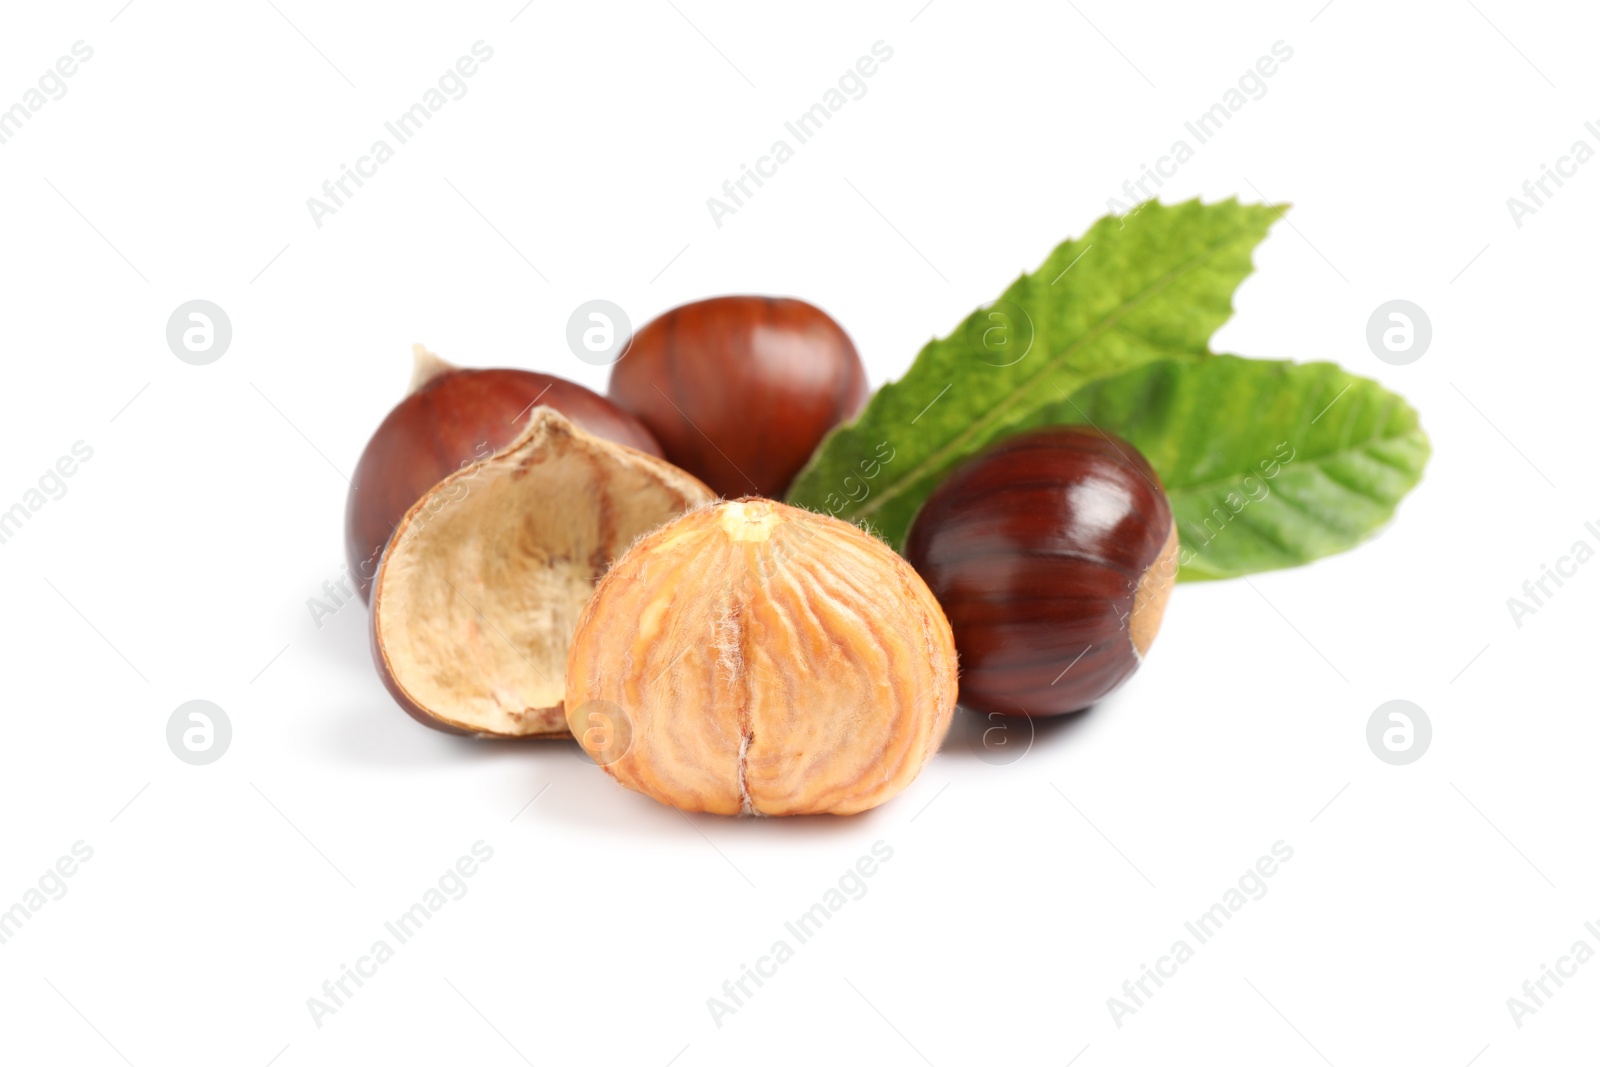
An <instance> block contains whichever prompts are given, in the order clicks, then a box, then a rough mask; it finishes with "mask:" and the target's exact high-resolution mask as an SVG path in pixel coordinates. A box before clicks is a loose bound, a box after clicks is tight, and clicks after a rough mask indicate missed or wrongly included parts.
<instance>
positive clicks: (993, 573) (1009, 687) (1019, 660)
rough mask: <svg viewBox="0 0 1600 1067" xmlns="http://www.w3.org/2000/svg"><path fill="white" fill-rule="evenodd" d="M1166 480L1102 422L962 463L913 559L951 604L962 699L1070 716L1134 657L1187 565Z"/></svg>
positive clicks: (921, 524)
mask: <svg viewBox="0 0 1600 1067" xmlns="http://www.w3.org/2000/svg"><path fill="white" fill-rule="evenodd" d="M1177 544H1178V542H1177V528H1176V526H1175V525H1174V522H1173V518H1172V508H1171V506H1170V505H1169V503H1168V501H1167V495H1166V492H1165V491H1164V490H1163V489H1162V488H1161V483H1160V479H1159V478H1158V477H1157V475H1156V473H1155V471H1154V470H1152V469H1151V467H1150V464H1149V463H1148V462H1146V461H1145V458H1144V457H1143V456H1142V455H1140V454H1139V451H1138V450H1137V449H1135V448H1134V447H1133V446H1132V445H1130V444H1128V443H1127V442H1126V441H1123V440H1121V439H1120V438H1117V437H1114V436H1111V435H1109V434H1104V433H1101V432H1099V431H1097V430H1090V429H1079V428H1076V427H1056V428H1051V429H1045V430H1036V431H1032V432H1028V433H1023V434H1018V435H1017V436H1015V437H1011V438H1008V439H1006V440H1004V441H1002V442H1000V443H999V444H998V445H995V446H994V447H992V448H990V449H988V450H986V451H984V452H982V453H980V454H979V455H977V456H975V457H974V458H972V459H970V460H968V461H967V462H966V463H965V464H963V465H962V466H960V467H958V468H957V469H956V471H955V472H954V473H953V474H951V476H950V477H949V478H948V479H947V480H946V481H945V482H944V483H942V484H941V485H940V486H939V488H938V489H936V490H935V491H934V493H933V495H932V496H930V497H929V498H928V501H927V503H926V504H925V505H923V508H922V510H921V511H920V512H919V513H918V514H917V517H916V519H915V520H914V521H913V522H912V525H911V530H910V532H909V534H908V535H907V539H906V550H905V551H906V558H907V559H908V560H910V561H911V565H912V566H913V567H915V568H916V570H917V573H919V574H921V575H922V577H923V580H924V581H926V582H927V583H928V586H929V588H931V589H932V590H933V593H934V596H935V597H937V598H938V600H939V603H940V604H941V605H942V606H943V607H944V610H945V614H946V615H947V616H948V617H949V619H950V627H951V629H952V631H953V632H954V633H955V640H956V648H957V650H958V651H959V653H960V655H961V696H960V702H961V704H962V705H963V706H964V707H967V708H969V709H971V710H974V711H979V712H983V713H999V714H1003V715H1029V716H1044V715H1060V714H1064V713H1067V712H1072V711H1079V710H1082V709H1083V708H1086V707H1088V706H1089V705H1090V704H1093V703H1094V702H1095V701H1097V700H1099V699H1100V698H1102V697H1104V696H1105V695H1106V694H1107V693H1110V692H1111V691H1112V690H1113V689H1115V688H1116V687H1117V686H1119V685H1121V684H1122V683H1123V682H1124V681H1126V680H1127V678H1128V677H1129V676H1130V675H1131V674H1133V672H1134V671H1135V670H1136V669H1138V666H1139V663H1140V661H1141V659H1142V657H1143V655H1144V652H1145V650H1146V649H1147V648H1148V647H1149V644H1150V641H1151V640H1152V639H1153V638H1154V636H1155V630H1156V628H1157V627H1159V625H1160V620H1161V613H1162V611H1163V610H1164V608H1165V606H1166V599H1167V594H1168V593H1169V592H1170V591H1171V586H1172V582H1173V580H1174V578H1175V577H1176V571H1177Z"/></svg>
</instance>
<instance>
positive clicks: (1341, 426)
mask: <svg viewBox="0 0 1600 1067" xmlns="http://www.w3.org/2000/svg"><path fill="white" fill-rule="evenodd" d="M1049 416H1050V417H1051V418H1052V419H1053V420H1054V421H1058V422H1064V423H1067V422H1075V423H1090V424H1093V425H1094V426H1096V427H1098V428H1100V429H1102V430H1105V431H1108V432H1110V433H1114V434H1117V435H1118V436H1120V437H1123V438H1125V439H1127V440H1128V441H1129V442H1130V443H1132V444H1133V445H1134V446H1135V447H1136V448H1138V449H1139V451H1141V452H1143V453H1144V454H1145V457H1146V458H1147V459H1149V460H1150V465H1151V466H1152V467H1154V468H1155V469H1156V472H1157V473H1158V474H1160V476H1161V481H1162V483H1163V485H1165V487H1166V490H1167V496H1168V498H1169V499H1170V500H1171V501H1172V511H1173V516H1174V518H1176V520H1177V523H1178V539H1179V541H1180V542H1181V544H1182V546H1183V547H1182V551H1181V552H1180V554H1179V559H1180V561H1181V569H1180V570H1179V574H1178V576H1179V578H1181V579H1188V580H1196V579H1205V578H1231V577H1234V576H1237V575H1240V574H1251V573H1254V572H1256V571H1265V570H1274V569H1276V568H1279V567H1293V566H1297V565H1299V564H1301V563H1306V562H1309V561H1310V560H1313V559H1317V558H1318V557H1320V556H1326V555H1330V554H1332V553H1334V552H1343V551H1344V550H1345V549H1347V548H1351V547H1353V546H1355V545H1356V544H1358V543H1360V542H1361V541H1363V540H1365V539H1366V538H1367V537H1369V536H1371V535H1372V534H1373V533H1374V532H1375V531H1377V529H1378V528H1379V527H1381V526H1383V525H1384V524H1385V523H1386V522H1388V521H1389V519H1390V517H1391V516H1393V514H1394V509H1395V505H1396V504H1398V503H1399V502H1400V498H1401V497H1403V496H1405V495H1406V493H1407V492H1408V491H1409V490H1410V489H1411V488H1412V486H1414V485H1416V484H1417V481H1418V480H1419V479H1420V478H1421V477H1422V469H1423V467H1424V466H1425V465H1426V464H1427V462H1428V454H1429V447H1428V438H1427V436H1426V435H1425V434H1424V433H1423V432H1422V428H1421V427H1420V426H1419V425H1418V423H1417V413H1416V411H1415V410H1413V409H1412V407H1411V406H1410V405H1409V404H1407V403H1406V402H1405V401H1404V400H1402V399H1401V398H1400V397H1398V396H1396V395H1394V394H1393V393H1391V392H1389V391H1388V390H1386V389H1384V388H1383V386H1381V385H1379V384H1378V383H1377V382H1374V381H1372V380H1370V379H1367V378H1358V377H1356V376H1355V375H1353V374H1348V373H1346V372H1345V371H1344V370H1342V369H1340V368H1339V367H1338V366H1336V365H1334V364H1332V363H1289V362H1279V361H1276V360H1256V359H1241V358H1239V357H1238V356H1212V357H1210V358H1208V359H1205V360H1202V361H1199V362H1185V361H1177V360H1173V361H1167V362H1163V363H1152V364H1148V365H1146V366H1143V367H1140V368H1138V369H1136V370H1132V371H1129V372H1127V373H1125V374H1121V375H1118V376H1116V377H1114V378H1107V379H1103V380H1101V381H1098V382H1095V383H1093V384H1091V385H1089V386H1087V387H1085V388H1084V389H1081V390H1079V391H1078V392H1077V393H1076V394H1074V395H1073V396H1072V397H1071V398H1070V399H1069V400H1068V401H1066V402H1065V403H1062V404H1059V405H1057V406H1056V407H1055V408H1054V409H1053V410H1052V411H1051V412H1049Z"/></svg>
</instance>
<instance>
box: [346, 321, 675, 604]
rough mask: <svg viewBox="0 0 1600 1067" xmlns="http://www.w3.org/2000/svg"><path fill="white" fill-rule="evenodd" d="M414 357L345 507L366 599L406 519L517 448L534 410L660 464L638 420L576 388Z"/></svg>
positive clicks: (353, 563) (419, 353) (352, 556)
mask: <svg viewBox="0 0 1600 1067" xmlns="http://www.w3.org/2000/svg"><path fill="white" fill-rule="evenodd" d="M412 354H413V356H414V358H415V361H416V366H415V368H414V371H413V374H412V378H411V391H410V393H409V394H408V395H407V396H406V398H405V399H404V400H402V401H400V403H399V404H397V405H395V407H394V410H392V411H390V412H389V414H388V415H387V416H386V417H385V418H384V420H383V422H382V423H381V424H380V425H379V426H378V429H377V431H376V432H375V433H373V435H372V439H371V440H370V441H368V442H367V447H366V449H365V450H364V451H362V453H361V459H360V461H359V462H357V463H356V471H355V477H354V478H353V479H352V481H351V484H350V495H349V497H348V498H347V500H346V502H345V519H344V529H345V558H346V560H347V561H348V563H349V565H350V575H351V577H352V578H354V580H355V583H356V588H357V589H358V590H359V591H360V593H361V599H362V600H366V599H368V596H369V588H370V586H371V583H372V578H373V575H375V574H376V573H377V570H378V560H379V558H380V557H381V556H382V555H383V549H384V546H385V545H387V544H388V543H389V537H390V535H391V534H392V533H393V531H394V528H395V524H396V523H398V522H399V521H400V518H401V516H403V515H405V513H406V511H407V510H409V509H410V507H411V505H413V504H415V503H416V502H417V501H418V500H420V499H422V495H423V494H424V493H426V492H427V491H428V490H429V489H431V488H433V486H434V485H436V484H438V482H439V481H440V480H441V479H443V478H444V477H445V476H446V475H449V474H453V473H455V472H456V471H457V470H458V469H460V468H462V467H465V466H467V465H468V464H470V463H473V462H476V461H477V460H480V459H485V458H487V457H488V456H491V455H493V454H494V453H495V452H498V451H499V450H500V449H502V448H504V447H505V446H506V445H508V444H510V443H511V442H512V441H514V440H516V438H517V435H518V434H519V433H520V432H521V430H522V428H523V426H524V425H525V424H526V423H527V421H528V414H529V412H530V411H531V410H532V408H533V406H534V403H535V402H538V403H539V404H540V405H543V406H545V407H551V408H554V409H556V410H557V411H559V412H561V413H562V414H563V415H566V416H567V417H568V418H569V419H571V420H572V421H573V422H574V423H576V424H577V425H578V426H579V427H581V428H582V429H584V430H586V431H588V432H589V433H592V434H594V435H595V436H597V437H601V438H604V439H606V440H609V441H614V442H616V443H617V444H621V445H627V446H628V447H630V448H636V449H638V450H639V451H641V452H645V453H648V454H649V455H652V456H656V457H660V456H661V446H660V445H658V444H657V443H656V440H655V438H654V437H652V436H651V434H650V431H649V430H647V429H645V428H644V426H643V425H642V424H641V423H640V422H639V420H637V419H635V418H634V417H633V416H632V415H629V414H628V413H627V412H625V411H623V410H621V409H620V408H618V407H617V406H616V405H615V404H613V403H611V402H610V401H609V400H607V399H606V398H605V397H603V396H601V395H600V394H598V393H595V392H592V391H590V390H588V389H585V388H584V387H583V386H581V385H578V384H577V383H576V382H569V381H566V380H564V379H561V378H556V377H552V376H551V375H548V374H539V373H536V372H534V371H529V370H515V369H510V368H502V369H483V370H477V369H469V368H462V367H456V366H454V365H452V364H450V363H447V362H446V361H444V360H442V359H440V358H439V357H438V356H436V355H434V354H433V353H432V352H429V351H428V350H427V349H425V348H423V347H422V346H421V345H417V346H415V347H414V348H413V349H412Z"/></svg>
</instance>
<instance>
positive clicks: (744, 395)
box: [606, 296, 868, 498]
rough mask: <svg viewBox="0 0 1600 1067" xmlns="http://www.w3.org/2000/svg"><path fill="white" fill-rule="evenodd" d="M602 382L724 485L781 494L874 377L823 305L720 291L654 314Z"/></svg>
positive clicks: (677, 453) (676, 454) (715, 485)
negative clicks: (606, 378)
mask: <svg viewBox="0 0 1600 1067" xmlns="http://www.w3.org/2000/svg"><path fill="white" fill-rule="evenodd" d="M606 393H607V395H608V396H610V397H611V399H613V400H615V401H616V402H617V403H618V404H619V405H621V406H622V407H623V408H625V409H627V410H628V411H630V412H632V413H633V414H635V415H637V416H638V417H639V419H640V421H642V422H643V423H644V424H645V425H646V426H647V427H649V429H650V432H651V433H653V434H655V436H656V440H658V441H660V442H661V447H662V449H663V450H665V453H666V458H667V459H669V460H671V461H672V462H673V463H675V464H677V465H678V466H679V467H682V468H683V469H684V470H686V471H688V472H689V473H690V474H693V475H694V476H695V477H697V478H699V479H700V480H701V481H703V482H705V483H706V484H707V485H709V486H710V487H711V488H712V489H713V490H715V491H716V492H717V493H718V495H720V496H724V497H728V498H733V497H741V496H749V495H755V496H765V497H774V498H781V497H782V496H783V493H784V491H785V490H786V489H788V488H789V483H790V482H792V481H793V480H794V476H795V475H796V474H798V473H800V468H801V467H804V466H805V464H806V461H807V460H809V459H810V458H811V453H812V452H813V451H815V450H816V447H817V445H818V444H819V443H821V441H822V439H823V437H825V436H826V435H827V433H828V431H829V430H831V429H833V428H834V427H835V426H837V425H838V424H839V423H841V422H844V421H845V420H847V419H850V418H853V417H854V416H855V415H856V413H857V412H858V411H860V410H861V407H862V405H863V404H865V403H866V401H867V394H868V388H867V375H866V371H865V370H864V369H863V367H862V365H861V357H860V356H859V355H858V354H857V353H856V346H855V345H854V344H852V343H851V341H850V337H849V335H848V334H846V333H845V332H844V330H843V329H842V328H841V327H840V326H839V324H838V323H837V322H834V321H833V319H831V318H830V317H828V315H827V313H826V312H824V311H822V310H821V309H820V308H817V307H813V306H812V305H810V304H808V303H806V302H805V301H803V300H791V299H786V298H781V297H763V296H720V297H715V298H713V299H711V300H701V301H698V302H697V303H693V304H685V305H683V306H682V307H678V308H674V309H672V310H671V311H668V312H666V313H665V314H663V315H660V316H658V317H657V318H655V319H653V320H651V321H650V322H649V323H647V324H646V325H645V326H644V327H643V328H642V329H640V330H639V332H638V333H637V334H635V335H634V337H633V340H632V342H631V343H630V345H629V347H628V350H627V353H626V354H625V355H624V356H623V357H622V359H621V360H620V361H619V362H618V363H617V364H616V365H615V366H613V367H612V369H611V383H610V385H609V386H608V387H607V390H606Z"/></svg>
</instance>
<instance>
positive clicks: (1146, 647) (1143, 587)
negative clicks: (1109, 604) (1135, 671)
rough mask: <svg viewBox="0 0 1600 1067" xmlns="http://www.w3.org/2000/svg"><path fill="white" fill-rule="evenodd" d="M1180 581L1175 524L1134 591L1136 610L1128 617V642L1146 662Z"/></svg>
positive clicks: (1176, 528) (1135, 652) (1134, 606)
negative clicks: (1169, 599) (1175, 586)
mask: <svg viewBox="0 0 1600 1067" xmlns="http://www.w3.org/2000/svg"><path fill="white" fill-rule="evenodd" d="M1177 581H1178V524H1177V522H1176V521H1174V522H1173V524H1172V529H1171V531H1169V532H1168V534H1167V540H1166V542H1165V543H1164V544H1163V545H1162V546H1161V554H1160V555H1158V556H1157V557H1156V561H1155V562H1154V563H1152V564H1151V565H1150V569H1149V570H1147V571H1145V572H1144V575H1143V577H1141V578H1140V579H1139V584H1138V585H1137V586H1136V587H1135V588H1134V591H1133V611H1131V612H1130V613H1129V614H1128V639H1129V640H1130V641H1132V642H1133V651H1134V654H1135V655H1136V656H1138V657H1139V659H1140V661H1141V662H1142V661H1143V660H1144V657H1145V653H1146V652H1149V651H1150V645H1151V644H1152V643H1153V642H1154V641H1155V639H1156V633H1157V631H1159V630H1160V629H1161V617H1162V616H1163V615H1165V614H1166V611H1167V600H1168V598H1170V597H1171V596H1172V587H1173V586H1174V585H1175V584H1176V583H1177Z"/></svg>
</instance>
